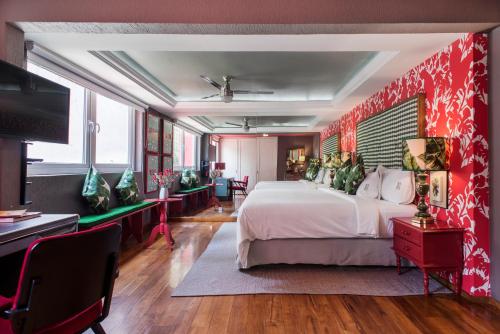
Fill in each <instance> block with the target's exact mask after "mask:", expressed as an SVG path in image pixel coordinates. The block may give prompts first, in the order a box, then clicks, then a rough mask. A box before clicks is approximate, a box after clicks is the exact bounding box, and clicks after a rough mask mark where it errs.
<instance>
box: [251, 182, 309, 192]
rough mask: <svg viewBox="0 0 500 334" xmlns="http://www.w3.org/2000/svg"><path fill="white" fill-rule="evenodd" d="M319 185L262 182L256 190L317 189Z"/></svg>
mask: <svg viewBox="0 0 500 334" xmlns="http://www.w3.org/2000/svg"><path fill="white" fill-rule="evenodd" d="M317 187H318V185H317V184H316V183H314V182H311V181H306V180H300V181H260V182H258V183H257V184H256V185H255V188H254V189H255V190H265V189H276V190H279V189H289V190H292V189H293V190H295V189H316V188H317Z"/></svg>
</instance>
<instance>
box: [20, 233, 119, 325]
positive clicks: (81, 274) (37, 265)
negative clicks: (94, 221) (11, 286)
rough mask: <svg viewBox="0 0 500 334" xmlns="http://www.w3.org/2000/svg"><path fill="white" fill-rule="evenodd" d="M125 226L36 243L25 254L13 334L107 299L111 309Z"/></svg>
mask: <svg viewBox="0 0 500 334" xmlns="http://www.w3.org/2000/svg"><path fill="white" fill-rule="evenodd" d="M120 238H121V226H120V225H118V224H108V225H105V226H102V227H99V228H95V229H91V230H88V231H84V232H76V233H70V234H66V235H60V236H51V237H46V238H42V239H38V240H37V241H35V242H33V243H32V244H31V245H30V247H29V248H28V250H27V251H26V255H25V258H24V263H23V267H22V270H21V275H20V277H19V285H18V288H17V293H16V296H15V298H14V305H13V308H12V310H11V321H12V322H11V326H12V329H13V330H14V332H15V333H32V332H36V331H37V330H38V329H41V328H45V327H47V326H51V325H54V324H57V323H60V322H63V321H64V320H67V319H68V318H70V317H72V316H74V315H76V314H78V313H80V312H82V311H84V310H85V309H87V308H89V307H90V306H92V305H94V304H96V302H99V301H100V300H102V299H103V298H104V308H103V312H102V314H101V317H102V318H104V317H105V316H106V315H107V313H108V311H109V304H110V302H111V295H112V293H113V285H114V280H115V278H116V276H117V273H118V253H119V249H120Z"/></svg>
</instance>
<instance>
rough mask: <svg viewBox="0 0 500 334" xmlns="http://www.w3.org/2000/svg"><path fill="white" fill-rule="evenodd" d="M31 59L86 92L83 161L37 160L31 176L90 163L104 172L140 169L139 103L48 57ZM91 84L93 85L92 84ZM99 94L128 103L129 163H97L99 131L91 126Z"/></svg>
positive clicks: (77, 169) (73, 170)
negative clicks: (138, 147)
mask: <svg viewBox="0 0 500 334" xmlns="http://www.w3.org/2000/svg"><path fill="white" fill-rule="evenodd" d="M28 62H30V63H33V64H34V65H36V66H39V67H41V68H43V69H45V70H47V71H49V72H52V73H54V74H55V75H57V76H60V77H62V78H64V79H66V80H69V81H72V82H74V83H75V84H77V85H80V86H82V87H83V89H84V92H85V103H84V111H83V113H84V117H83V124H82V126H83V133H84V140H83V157H82V158H83V159H82V161H83V163H57V162H55V163H54V162H50V163H46V162H36V163H33V164H31V165H28V176H42V175H74V174H85V173H87V171H88V169H89V168H90V166H95V167H96V168H97V169H98V170H99V171H100V172H102V173H113V172H123V170H124V169H126V168H132V169H133V170H137V168H136V167H138V164H137V162H136V161H137V159H136V156H137V140H136V136H135V135H136V117H135V115H136V113H138V112H140V111H138V110H137V109H138V108H136V107H134V106H132V105H131V104H129V103H126V102H125V101H126V100H124V99H123V98H120V97H117V96H115V95H114V94H113V93H110V92H108V91H106V90H104V89H103V90H98V89H96V86H95V85H93V84H89V83H88V81H87V80H85V79H83V78H80V77H79V76H77V75H75V74H74V73H72V72H71V71H69V70H67V69H65V68H63V67H61V66H59V65H57V64H54V63H52V62H50V61H48V60H45V59H43V58H41V57H39V56H34V57H33V56H30V57H29V58H28ZM90 87H92V88H90ZM96 94H99V95H102V96H104V97H107V98H110V99H112V100H114V101H116V102H118V103H122V104H124V105H126V106H128V109H129V115H128V117H129V123H128V124H129V129H128V131H129V143H128V162H127V163H126V164H97V163H95V161H96V160H95V152H96V150H95V142H96V137H95V135H96V133H95V132H94V131H93V129H91V127H94V128H95V124H96V122H95V120H96V115H97V108H96V106H97V105H96Z"/></svg>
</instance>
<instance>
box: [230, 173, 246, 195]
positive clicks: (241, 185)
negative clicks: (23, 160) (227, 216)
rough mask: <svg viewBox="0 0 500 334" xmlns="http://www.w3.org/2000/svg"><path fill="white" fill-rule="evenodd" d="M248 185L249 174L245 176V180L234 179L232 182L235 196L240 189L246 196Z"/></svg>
mask: <svg viewBox="0 0 500 334" xmlns="http://www.w3.org/2000/svg"><path fill="white" fill-rule="evenodd" d="M247 187H248V176H244V177H243V181H238V180H233V181H232V182H231V191H232V192H233V197H235V196H236V192H237V191H240V192H241V193H242V194H243V195H245V197H246V196H247V195H248V194H247Z"/></svg>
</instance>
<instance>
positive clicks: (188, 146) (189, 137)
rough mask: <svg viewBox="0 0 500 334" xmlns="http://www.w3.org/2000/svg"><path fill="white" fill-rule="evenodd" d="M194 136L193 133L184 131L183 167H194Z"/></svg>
mask: <svg viewBox="0 0 500 334" xmlns="http://www.w3.org/2000/svg"><path fill="white" fill-rule="evenodd" d="M195 148H196V146H195V137H194V135H193V134H191V133H189V132H186V131H184V168H194V167H195V160H194V155H195V151H196V149H195Z"/></svg>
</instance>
